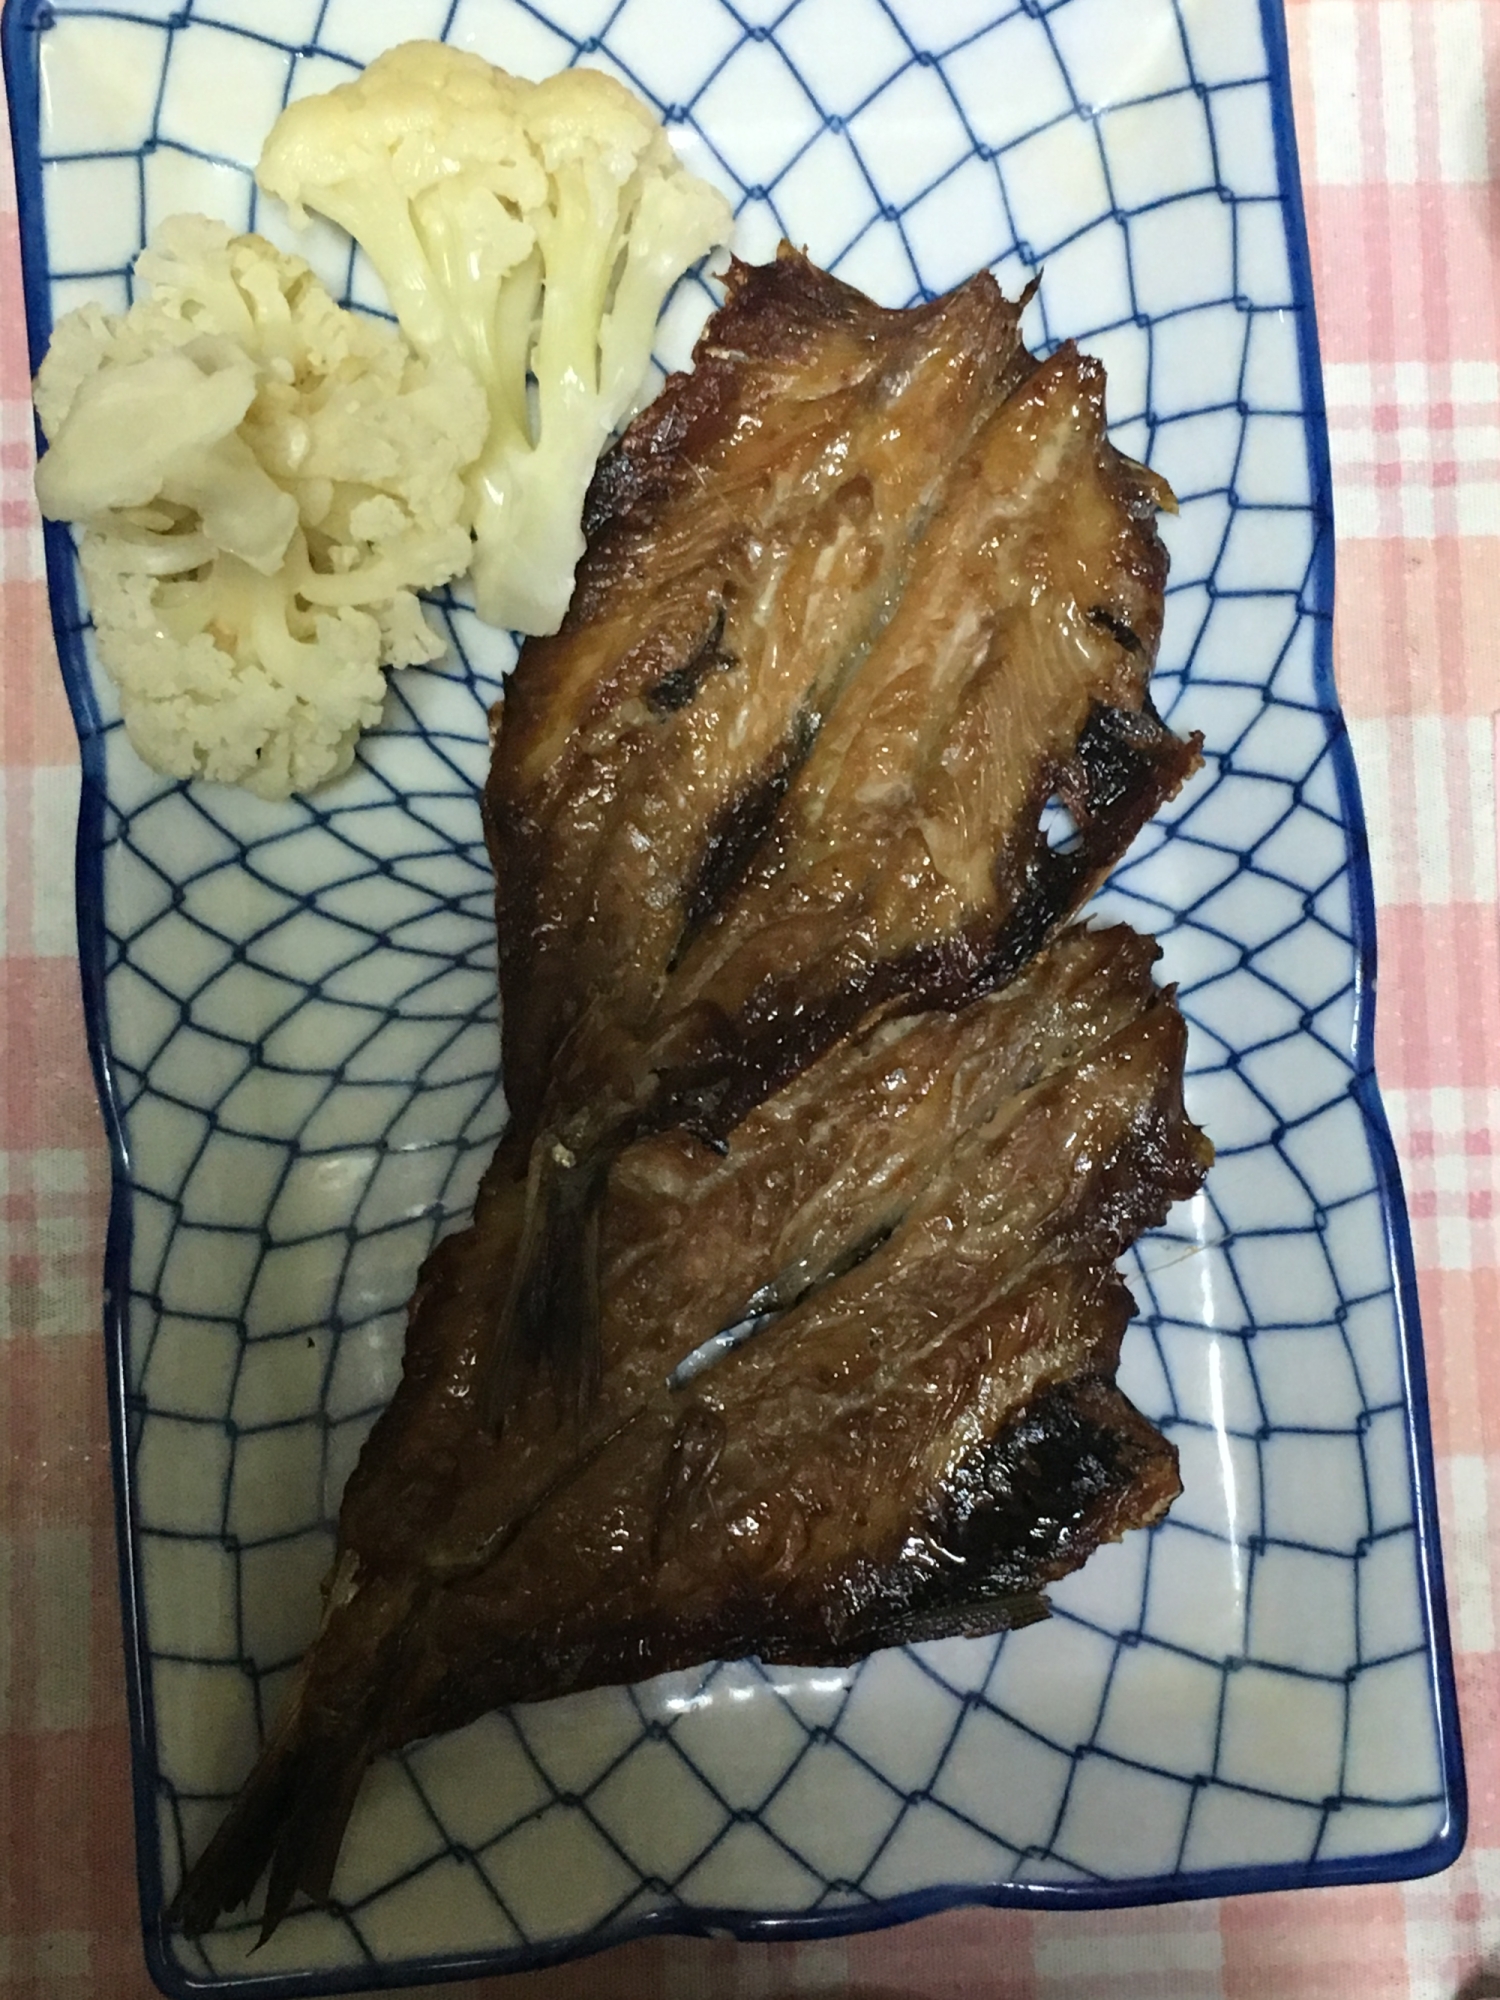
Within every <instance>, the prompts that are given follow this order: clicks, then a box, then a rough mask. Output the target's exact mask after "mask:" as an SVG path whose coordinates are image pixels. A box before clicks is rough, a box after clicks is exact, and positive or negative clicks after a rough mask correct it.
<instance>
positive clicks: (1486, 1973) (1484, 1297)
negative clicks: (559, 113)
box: [0, 0, 1500, 2000]
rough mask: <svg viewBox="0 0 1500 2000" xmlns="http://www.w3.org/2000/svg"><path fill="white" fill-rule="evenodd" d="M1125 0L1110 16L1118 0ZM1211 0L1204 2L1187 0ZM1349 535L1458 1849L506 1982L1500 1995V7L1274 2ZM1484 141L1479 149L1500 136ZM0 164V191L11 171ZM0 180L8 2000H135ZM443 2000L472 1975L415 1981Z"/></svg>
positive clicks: (86, 1296)
mask: <svg viewBox="0 0 1500 2000" xmlns="http://www.w3.org/2000/svg"><path fill="white" fill-rule="evenodd" d="M1118 4H1120V5H1125V6H1128V5H1129V4H1130V0H1118ZM1204 4H1206V5H1211V4H1213V0H1204ZM1289 13H1290V25H1291V40H1292V53H1293V63H1294V70H1295V78H1296V85H1297V92H1298V112H1299V124H1300V130H1301V136H1302V149H1303V171H1304V176H1305V180H1306V187H1307V200H1308V210H1309V219H1310V224H1311V231H1312V248H1313V263H1314V269H1315V273H1316V277H1317V284H1318V294H1319V297H1318V303H1319V314H1320V321H1321V328H1322V338H1323V357H1324V363H1325V368H1326V380H1327V391H1328V405H1329V419H1330V424H1331V428H1332V445H1333V463H1334V472H1335V482H1336V497H1337V507H1338V525H1339V613H1338V627H1337V647H1338V672H1339V681H1340V686H1341V689H1342V694H1343V701H1344V706H1345V710H1346V713H1347V715H1348V717H1349V722H1350V727H1351V730H1352V732H1353V735H1354V740H1355V746H1356V749H1357V752H1358V755H1359V762H1360V769H1361V773H1362V777H1363V780H1364V787H1365V801H1366V809H1367V812H1368V815H1369V822H1370V832H1371V841H1372V847H1373V852H1374V867H1375V887H1376V896H1377V900H1378V904H1379V912H1380V933H1379V935H1380V965H1381V970H1380V988H1379V1002H1378V1009H1377V1014H1378V1033H1377V1041H1378V1050H1379V1065H1380V1075H1381V1081H1382V1084H1383V1086H1384V1090H1385V1095H1386V1102H1387V1105H1388V1107H1389V1110H1390V1114H1391V1119H1392V1124H1393V1126H1394V1128H1395V1133H1396V1138H1397V1144H1398V1146H1399V1148H1400V1151H1401V1158H1402V1166H1403V1171H1404V1173H1405V1176H1406V1185H1407V1190H1408V1195H1409V1200H1410V1206H1411V1214H1412V1220H1413V1227H1414V1234H1415V1239H1416V1250H1417V1261H1418V1268H1419V1277H1420V1284H1421V1296H1422V1311H1423V1317H1424V1322H1425V1331H1426V1340H1427V1352H1428V1366H1429V1370H1430V1374H1431V1387H1432V1408H1433V1423H1434V1427H1435V1432H1436V1445H1437V1454H1438V1472H1439V1490H1440V1494H1441V1500H1442V1507H1443V1528H1444V1534H1445V1537H1446V1550H1447V1558H1448V1574H1449V1582H1450V1588H1451V1591H1452V1594H1453V1611H1454V1638H1455V1644H1456V1648H1457V1655H1458V1676H1459V1693H1460V1700H1461V1704H1462V1711H1463V1723H1464V1732H1465V1740H1466V1746H1467V1752H1468V1764H1469V1783H1470V1796H1471V1831H1470V1840H1469V1846H1468V1850H1467V1852H1466V1853H1465V1855H1464V1857H1463V1858H1462V1860H1461V1861H1460V1862H1459V1863H1458V1865H1457V1866H1456V1867H1455V1868H1453V1869H1451V1870H1450V1871H1449V1872H1448V1873H1447V1874H1446V1875H1443V1876H1439V1877H1437V1878H1434V1879H1433V1880H1430V1881H1426V1882H1417V1883H1412V1884H1409V1885H1405V1886H1395V1887H1390V1888H1374V1889H1350V1890H1325V1891H1317V1892H1310V1893H1304V1894H1300V1895H1288V1896H1274V1897H1252V1898H1245V1899H1241V1900H1236V1901H1230V1902H1224V1903H1202V1904H1196V1905H1187V1906H1182V1907H1178V1908H1166V1909H1159V1910H1144V1911H1139V1912H1130V1913H1117V1914H1108V1915H1101V1916H1081V1917H1079V1916H1072V1917H1070V1916H1058V1915H1041V1916H1036V1917H1030V1916H1026V1915H1019V1914H1014V1913H1009V1912H992V1911H977V1912H970V1913H959V1914H955V1915H950V1916H945V1917H939V1918H933V1919H931V1920H929V1921H927V1922H924V1923H919V1924H912V1925H909V1926H906V1927H905V1928H903V1929H899V1930H894V1931H887V1932H883V1933H876V1934H873V1935H869V1936H865V1937H859V1938H852V1939H848V1940H837V1941H833V1942H828V1943H820V1944H804V1945H795V1946H794V1945H787V1946H770V1947H759V1946H734V1945H727V1944H703V1943H697V1942H694V1941H690V1940H668V1941H665V1942H659V1943H651V1944H643V1945H637V1946H631V1947H627V1948H625V1949H623V1950H620V1951H616V1952H613V1953H610V1954H608V1955H606V1956H605V1957H603V1958H599V1959H594V1960H590V1961H587V1962H585V1963H583V1964H581V1965H578V1966H574V1967H571V1968H567V1967H565V1968H562V1969H560V1970H558V1971H556V1972H551V1973H539V1974H534V1975H527V1976H524V1977H520V1978H516V1979H512V1980H507V1981H504V1982H495V1983H493V1984H492V1985H489V1984H487V1985H486V1986H485V1987H484V1988H483V1990H484V1991H485V1992H486V1993H495V1994H498V1993H500V1992H502V1991H503V1992H504V1993H505V1995H506V1996H507V2000H529V1996H535V2000H570V1996H574V1995H577V1996H583V1995H588V1996H590V2000H699V1996H703V2000H707V1996H714V2000H751V1996H757V2000H761V1997H762V1996H763V1997H764V2000H792V1996H795V1995H803V1994H811V1993H823V1994H829V1995H844V1996H847V2000H960V1996H962V2000H971V1996H980V1995H983V1996H996V2000H1137V1996H1138V2000H1325V1996H1327V2000H1333V1996H1343V1995H1348V1996H1350V2000H1354V1996H1358V2000H1485V1996H1495V1997H1496V2000H1500V1698H1497V1697H1500V1642H1497V1632H1496V1618H1497V1609H1496V1593H1495V1588H1494V1582H1493V1578H1494V1574H1495V1563H1494V1559H1493V1558H1492V1556H1491V1551H1490V1484H1491V1481H1492V1480H1495V1481H1496V1482H1497V1493H1496V1506H1497V1512H1500V1214H1497V1199H1496V1197H1497V1187H1500V1182H1497V1175H1496V1166H1495V1153H1496V1148H1497V1145H1500V913H1497V855H1496V811H1495V771H1496V762H1497V744H1500V713H1497V712H1500V637H1497V630H1500V264H1497V245H1500V184H1497V181H1496V173H1497V168H1500V100H1497V107H1496V109H1495V111H1494V113H1493V114H1492V113H1491V110H1490V106H1489V102H1488V99H1489V96H1490V93H1491V91H1492V90H1500V0H1289ZM1492 132H1493V137H1492ZM8 165H9V155H8V152H7V153H6V155H5V166H4V168H0V172H3V173H5V174H6V175H7V176H8ZM31 470H32V430H31V416H30V405H29V400H28V382H27V367H26V355H25V342H24V336H23V330H22V320H21V298H20V283H19V276H18V268H17V258H16V248H15V204H14V196H13V193H12V191H11V189H10V186H9V181H8V178H7V179H5V180H4V181H0V838H3V841H4V852H5V857H6V862H5V868H4V870H3V872H0V1245H3V1259H4V1290H3V1295H0V2000H32V1996H36V2000H42V1996H46V2000H85V1996H89V2000H94V1996H98V2000H136V1996H139V1995H145V1994H149V1993H150V1992H151V1991H152V1988H151V1986H150V1984H149V1982H148V1980H147V1977H146V1973H145V1969H144V1965H143V1962H142V1959H141V1953H140V1947H139V1941H138V1933H137V1923H136V1908H135V1884H134V1855H133V1847H132V1840H131V1831H130V1827H131V1817H130V1796H129V1777H128V1768H127V1744H126V1721H125V1709H124V1693H123V1674H122V1669H121V1654H120V1631H119V1612H118V1607H117V1602H116V1576H115V1551H114V1527H113V1519H112V1514H111V1505H110V1482H109V1466H108V1445H107V1438H106V1426H105V1409H104V1383H103V1369H102V1366H101V1358H102V1347H101V1338H100V1332H99V1325H100V1299H99V1275H100V1268H101V1260H102V1249H103V1232H104V1222H105V1208H106V1194H107V1182H106V1169H105V1156H104V1148H103V1138H102V1132H101V1128H100V1124H99V1119H98V1115H97V1112H96V1110H95V1105H94V1097H93V1089H92V1083H91V1080H90V1077H89V1071H88V1064H87V1059H86V1056H85V1051H84V1040H83V1019H82V1011H81V1007H80V1004H79V997H78V981H77V968H76V963H75V960H74V954H73V910H72V894H71V852H72V827H73V818H74V813H75V809H76V802H77V794H78V781H77V770H76V757H75V751H74V742H73V733H72V727H71V724H70V721H69V718H68V713H67V707H66V703H65V701H64V698H63V693H62V684H61V681H60V679H59V677H58V674H57V668H56V663H55V660H54V657H53V651H52V643H51V639H50V635H49V632H48V626H47V615H46V599H45V592H44V586H43V582H42V566H41V541H40V536H39V534H38V531H37V524H36V517H35V507H34V503H33V500H32V497H31ZM441 1990H442V1991H443V1992H445V1993H449V1994H452V1995H454V1996H461V1995H463V1994H466V1993H467V1994H473V1993H477V1992H478V1991H480V1990H481V1989H480V1988H478V1987H447V1988H443V1989H441Z"/></svg>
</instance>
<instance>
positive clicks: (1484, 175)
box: [1429, 0, 1490, 185]
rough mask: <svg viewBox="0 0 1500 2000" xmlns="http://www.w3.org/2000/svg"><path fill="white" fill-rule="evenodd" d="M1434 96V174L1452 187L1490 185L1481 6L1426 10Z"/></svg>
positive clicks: (1475, 1) (1467, 0)
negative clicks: (1432, 49)
mask: <svg viewBox="0 0 1500 2000" xmlns="http://www.w3.org/2000/svg"><path fill="white" fill-rule="evenodd" d="M1429 16H1430V20H1431V32H1432V36H1433V40H1434V44H1435V55H1436V67H1437V96H1438V173H1439V175H1440V177H1441V178H1442V179H1443V180H1444V181H1447V182H1449V183H1451V184H1454V185H1458V184H1463V183H1470V184H1473V183H1478V184H1480V185H1482V184H1483V183H1484V182H1485V181H1487V180H1488V179H1489V175H1490V165H1489V133H1488V128H1487V120H1486V115H1485V95H1484V78H1485V48H1484V14H1483V10H1482V9H1481V7H1480V4H1479V0H1442V4H1441V5H1439V6H1436V7H1432V8H1430V9H1429Z"/></svg>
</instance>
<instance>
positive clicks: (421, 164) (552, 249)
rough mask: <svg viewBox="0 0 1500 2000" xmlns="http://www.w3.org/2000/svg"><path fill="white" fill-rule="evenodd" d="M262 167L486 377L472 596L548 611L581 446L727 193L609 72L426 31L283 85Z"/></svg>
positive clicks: (572, 521)
mask: <svg viewBox="0 0 1500 2000" xmlns="http://www.w3.org/2000/svg"><path fill="white" fill-rule="evenodd" d="M257 178H258V179H259V181H260V184H261V186H262V187H263V188H265V189H266V190H267V191H268V192H269V193H271V194H274V195H277V196H279V197H280V198H281V199H282V200H283V201H285V202H286V203H287V204H288V206H289V208H290V210H291V212H292V216H293V219H294V220H296V221H300V220H304V219H305V216H306V211H307V210H308V209H310V208H311V209H316V210H317V211H318V212H319V213H320V214H322V215H325V216H328V217H329V218H330V219H331V220H332V221H334V222H337V223H338V224H340V225H341V227H343V228H344V229H346V230H347V231H348V232H349V234H350V235H351V236H353V237H354V238H355V240H356V241H357V242H358V243H359V245H360V247H361V248H362V249H363V250H364V252H365V253H366V255H367V256H368V257H369V259H370V261H371V263H372V264H373V265H374V267H375V270H376V272H377V273H378V275H379V277H380V279H381V281H382V282H383V284H384V285H385V288H386V291H387V292H388V294H389V296H390V300H391V304H392V307H393V308H394V310H395V313H396V317H397V320H398V321H399V323H400V326H401V329H402V331H403V332H404V333H405V334H406V336H407V338H408V339H409V340H410V341H411V342H412V344H413V345H414V346H415V347H416V348H417V349H418V350H419V352H421V353H423V354H425V355H427V356H429V357H430V358H433V359H434V360H435V359H437V358H438V357H440V356H445V355H446V356H457V357H458V358H459V359H460V360H461V361H462V362H463V363H464V364H465V365H466V366H467V368H468V369H470V370H471V371H472V373H473V375H474V376H475V377H476V378H477V380H478V381H479V382H480V384H481V385H482V386H483V389H484V395H485V400H486V404H487V407H488V416H489V427H488V435H487V437H486V440H485V443H484V447H483V450H482V451H481V452H480V454H479V456H478V458H477V459H476V460H475V462H474V463H473V464H472V465H471V466H470V468H469V470H468V473H467V486H468V493H469V519H470V520H471V522H472V526H473V529H474V536H475V549H474V569H473V575H474V595H475V602H476V605H477V608H478V610H479V614H480V616H481V617H482V618H484V619H486V620H487V621H488V622H489V623H491V624H494V625H505V626H510V627H512V628H514V629H515V630H517V631H521V632H533V633H543V632H552V631H555V630H556V629H557V627H558V625H559V624H560V623H561V621H562V618H563V614H564V612H565V610H566V608H567V603H568V598H569V596H570V594H571V591H572V584H573V571H574V569H575V567H576V565H577V562H578V558H579V557H580V555H581V554H582V553H583V531H582V527H581V518H582V513H583V501H584V495H585V493H586V491H587V488H588V483H589V480H590V478H591V477H592V474H593V470H594V466H595V464H596V462H597V460H598V457H599V454H600V453H601V451H602V450H603V449H604V447H605V445H606V444H607V443H608V442H609V439H610V437H611V436H612V435H613V433H614V432H615V431H616V430H617V429H618V428H619V426H620V425H621V424H622V423H623V422H624V421H625V419H626V418H627V417H629V416H630V415H631V414H632V413H633V411H634V409H635V408H636V406H637V402H638V400H639V398H640V396H641V393H642V389H643V387H644V384H645V382H646V379H647V377H648V374H649V369H650V361H651V341H652V337H653V335H654V332H655V328H656V323H657V318H658V316H659V314H660V311H661V308H662V305H663V302H664V301H665V299H666V296H667V294H668V293H669V292H670V291H671V289H672V287H673V285H675V284H676V282H677V280H678V279H679V278H680V277H681V276H682V274H683V273H684V272H685V271H686V270H688V269H689V268H690V267H691V266H692V265H693V264H694V263H696V262H697V261H698V260H699V259H700V258H701V257H703V256H704V255H706V254H707V252H708V251H710V250H711V249H713V248H714V247H715V246H716V245H717V244H719V243H722V242H723V241H724V240H725V239H726V238H727V236H728V232H729V226H730V211H729V207H728V204H727V203H726V202H725V201H724V199H723V197H722V196H721V195H720V194H719V193H718V192H717V191H716V190H715V189H713V188H710V187H709V186H708V185H707V184H706V183H705V182H703V181H701V180H698V179H697V178H696V177H695V176H693V175H692V174H690V173H688V172H687V171H686V169H685V168H683V167H682V165H681V164H680V162H679V161H678V159H677V157H676V155H675V154H674V153H673V151H672V148H671V146H670V145H669V143H668V141H667V137H666V134H665V132H664V131H663V130H662V128H661V126H660V125H659V124H658V122H657V120H656V119H655V117H654V116H653V115H652V113H651V112H650V110H649V109H648V108H647V107H646V106H645V105H644V104H642V103H641V102H640V100H639V99H638V98H637V97H635V96H634V94H633V93H632V92H631V91H629V90H627V89H626V88H625V86H624V85H623V84H621V83H618V82H617V81H616V80H615V79H614V78H612V77H609V76H606V75H603V74H601V73H600V72H598V71H594V70H582V69H579V70H567V71H564V72H563V73H562V74H561V75H558V76H553V77H548V78H547V79H546V80H545V81H543V82H541V83H538V84H527V83H522V82H519V81H518V80H517V79H516V78H514V77H511V76H508V75H507V74H506V73H505V72H504V71H503V70H499V69H496V68H494V67H493V66H492V65H491V64H489V63H487V62H485V61H484V60H483V58H482V57H479V56H477V55H473V54H470V53H467V52H466V51H463V50H459V49H454V48H450V47H448V46H446V45H445V44H442V43H436V42H409V43H406V44H404V45H403V46H401V47H399V48H395V49H392V50H390V51H389V52H388V53H386V54H385V55H382V56H380V57H378V58H377V59H376V61H374V62H373V63H371V65H370V67H369V68H368V69H367V70H366V71H365V72H364V73H363V75H362V76H360V77H358V78H357V79H355V80H354V81H353V82H350V83H347V84H341V85H340V86H339V87H338V88H336V89H334V90H332V91H329V92H327V93H326V94H324V95H321V96H316V97H307V98H303V99H301V100H300V101H299V102H298V103H295V104H293V105H291V106H289V107H288V108H287V110H286V111H284V112H283V113H282V115H281V117H280V118H279V119H278V121H277V123H276V125H275V126H274V128H273V129H272V131H271V134H270V136H269V138H268V139H267V141H266V145H265V149H264V151H263V153H262V155H261V160H260V165H259V168H258V169H257Z"/></svg>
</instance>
